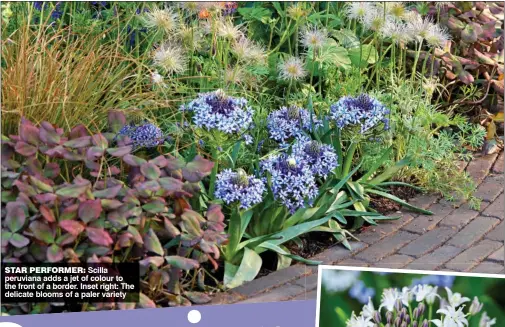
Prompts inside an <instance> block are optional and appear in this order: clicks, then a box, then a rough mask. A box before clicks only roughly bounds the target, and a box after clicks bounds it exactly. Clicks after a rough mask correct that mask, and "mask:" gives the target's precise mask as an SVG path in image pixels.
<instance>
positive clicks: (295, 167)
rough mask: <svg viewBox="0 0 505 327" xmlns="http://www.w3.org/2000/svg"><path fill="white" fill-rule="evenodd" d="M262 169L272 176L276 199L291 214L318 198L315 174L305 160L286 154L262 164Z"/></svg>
mask: <svg viewBox="0 0 505 327" xmlns="http://www.w3.org/2000/svg"><path fill="white" fill-rule="evenodd" d="M261 168H262V170H263V171H266V172H268V173H269V174H270V176H271V187H272V192H273V194H274V197H275V199H276V200H278V201H280V202H281V203H282V204H283V205H284V206H286V208H287V209H288V210H289V211H290V212H291V213H294V212H295V211H296V210H298V209H299V208H303V207H305V204H306V202H309V204H310V202H311V201H313V200H314V199H315V198H316V196H317V194H318V189H317V186H316V181H315V178H314V174H313V173H312V171H311V169H310V166H309V165H308V164H307V163H306V162H305V161H304V160H303V158H300V157H295V156H293V155H291V156H288V155H286V154H280V155H273V156H271V157H269V158H267V159H265V160H263V161H262V162H261Z"/></svg>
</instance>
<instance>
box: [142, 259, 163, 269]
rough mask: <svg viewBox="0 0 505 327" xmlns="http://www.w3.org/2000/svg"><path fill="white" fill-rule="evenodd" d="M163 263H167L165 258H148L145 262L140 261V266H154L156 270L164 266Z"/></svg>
mask: <svg viewBox="0 0 505 327" xmlns="http://www.w3.org/2000/svg"><path fill="white" fill-rule="evenodd" d="M163 262H165V259H163V257H147V258H145V259H143V260H140V261H139V264H140V265H141V266H144V267H146V268H147V267H149V266H150V265H153V266H155V267H156V268H158V267H159V266H161V265H162V264H163Z"/></svg>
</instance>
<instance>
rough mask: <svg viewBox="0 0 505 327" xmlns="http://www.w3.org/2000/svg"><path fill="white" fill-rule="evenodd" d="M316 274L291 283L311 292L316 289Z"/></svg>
mask: <svg viewBox="0 0 505 327" xmlns="http://www.w3.org/2000/svg"><path fill="white" fill-rule="evenodd" d="M317 280H318V278H317V273H315V274H312V275H308V276H303V277H300V278H299V279H298V280H296V281H293V283H295V284H297V285H300V286H302V287H303V288H304V289H305V290H306V291H311V290H314V289H316V288H317Z"/></svg>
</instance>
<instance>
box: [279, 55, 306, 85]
mask: <svg viewBox="0 0 505 327" xmlns="http://www.w3.org/2000/svg"><path fill="white" fill-rule="evenodd" d="M303 66H304V62H303V60H302V59H300V58H297V57H290V58H288V59H287V60H285V61H284V62H281V63H280V64H279V78H280V79H282V80H287V81H297V80H301V79H303V78H304V77H305V76H307V71H306V70H305V68H304V67H303Z"/></svg>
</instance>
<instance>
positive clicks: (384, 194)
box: [368, 190, 433, 215]
mask: <svg viewBox="0 0 505 327" xmlns="http://www.w3.org/2000/svg"><path fill="white" fill-rule="evenodd" d="M368 192H369V193H373V194H377V195H380V196H383V197H385V198H387V199H390V200H392V201H395V202H396V203H399V204H401V205H402V206H404V207H407V208H410V209H412V210H414V211H418V212H421V213H423V214H425V215H432V214H433V212H431V211H428V210H424V209H421V208H418V207H416V206H413V205H411V204H408V203H407V202H405V201H403V200H402V199H400V198H398V197H396V196H394V195H392V194H389V193H386V192H381V191H376V190H368Z"/></svg>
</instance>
